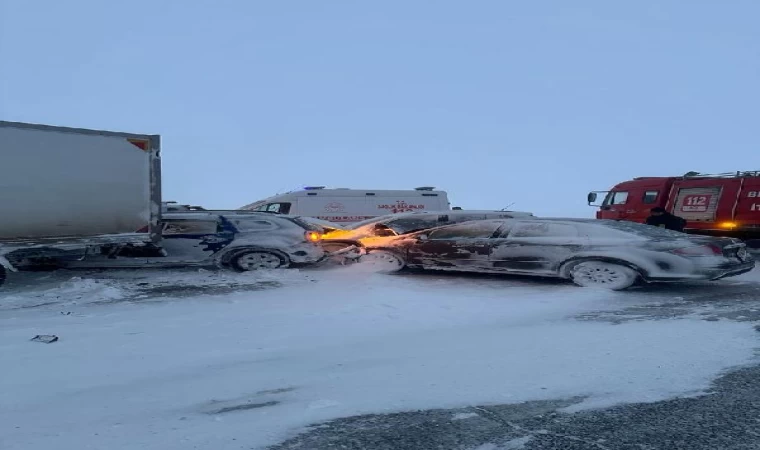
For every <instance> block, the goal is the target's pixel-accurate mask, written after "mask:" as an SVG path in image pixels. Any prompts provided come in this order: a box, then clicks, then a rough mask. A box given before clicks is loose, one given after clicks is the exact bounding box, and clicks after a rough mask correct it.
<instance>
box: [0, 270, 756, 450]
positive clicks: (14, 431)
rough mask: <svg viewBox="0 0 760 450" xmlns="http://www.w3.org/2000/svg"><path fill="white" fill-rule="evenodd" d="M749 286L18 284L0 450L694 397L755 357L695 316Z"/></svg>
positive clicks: (366, 277) (136, 280) (172, 443)
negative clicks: (403, 415) (38, 338)
mask: <svg viewBox="0 0 760 450" xmlns="http://www.w3.org/2000/svg"><path fill="white" fill-rule="evenodd" d="M14 275H16V274H14ZM74 275H77V276H76V277H74ZM72 277H73V278H72ZM759 288H760V273H759V272H758V271H757V270H756V271H755V272H752V273H750V274H747V275H744V276H742V277H737V278H734V279H730V280H726V281H723V282H718V283H704V284H702V285H700V286H698V287H696V288H695V287H683V288H679V287H662V288H651V287H650V288H643V289H639V290H632V291H630V292H620V293H609V292H597V291H591V290H587V289H582V288H577V287H575V286H572V285H569V284H565V283H562V282H556V281H538V280H531V279H513V278H501V277H477V276H469V277H466V276H458V275H447V276H439V275H413V276H401V275H384V274H378V273H372V272H369V271H366V270H365V269H363V268H362V267H347V268H340V269H335V270H329V271H328V270H314V271H301V272H299V271H279V272H272V273H268V274H232V273H226V272H221V273H217V272H206V271H161V272H158V271H156V272H146V271H118V272H103V273H85V274H76V273H65V272H59V273H53V274H25V275H22V276H20V277H16V278H15V280H14V282H13V284H10V285H9V286H7V288H6V289H4V291H2V297H1V298H2V301H0V367H2V376H1V377H0V448H3V449H6V450H11V449H14V450H15V449H19V450H20V449H24V450H38V449H40V450H41V449H45V450H49V449H53V448H55V449H102V448H108V449H110V450H121V449H135V448H139V449H161V450H168V449H187V448H199V449H239V448H245V449H249V448H262V447H265V446H267V445H272V444H276V443H278V442H282V441H283V440H285V439H288V438H291V437H293V436H294V435H296V434H297V433H300V432H302V431H304V430H305V428H304V427H306V426H309V425H314V424H318V423H320V422H322V421H325V420H330V419H335V418H341V417H348V416H355V415H359V414H368V413H388V412H396V411H412V410H417V409H432V408H462V407H467V406H472V405H500V404H512V403H518V402H524V401H535V400H552V399H567V398H582V399H583V400H582V401H580V402H579V403H578V402H576V403H573V405H572V406H570V407H569V408H568V409H567V411H578V410H583V409H588V408H596V407H605V406H609V405H614V404H621V403H631V402H655V401H659V400H663V399H666V398H673V397H683V396H694V395H698V394H700V393H702V392H703V391H704V390H705V389H707V388H709V387H710V383H711V382H712V381H713V380H714V379H715V378H716V377H718V376H720V375H722V374H724V373H725V372H726V371H727V370H728V369H732V368H736V367H738V366H743V365H750V364H753V363H756V362H757V360H756V357H755V349H756V348H757V347H758V342H759V341H758V335H757V331H755V329H754V328H753V325H754V322H753V321H752V320H741V317H738V316H737V317H736V318H735V319H736V320H728V319H724V318H721V317H725V314H723V315H722V316H720V317H719V318H718V319H715V320H704V319H705V317H706V316H709V315H710V314H713V313H715V312H716V311H719V310H720V311H723V313H725V309H726V308H729V309H730V308H731V306H730V305H728V306H727V305H725V304H723V303H720V300H721V298H720V295H721V293H722V292H725V293H729V292H731V293H734V294H736V293H740V292H749V293H750V294H748V295H750V296H756V295H757V290H758V289H759ZM695 292H701V293H705V292H707V293H712V294H711V298H713V299H714V300H704V299H703V300H704V301H701V300H700V301H692V300H689V298H690V297H689V296H690V295H692V294H693V293H695ZM742 295H743V294H742ZM716 297H717V298H716ZM690 301H691V302H692V304H689V302H690ZM757 301H758V303H760V298H757ZM685 304H686V305H685ZM755 306H758V308H757V309H752V308H754V307H755ZM742 308H750V309H752V310H753V311H760V305H755V303H754V299H753V298H751V299H749V301H748V302H745V303H743V304H742ZM653 309H657V310H661V311H668V312H669V313H668V314H666V315H664V316H663V315H661V314H660V315H658V316H657V318H656V320H653V319H652V317H648V316H647V314H649V312H651V311H652V310H653ZM623 311H628V312H630V311H640V314H639V315H631V314H630V313H628V314H622V312H623ZM670 311H680V312H679V313H672V314H671V313H670ZM748 314H749V313H748ZM623 316H625V320H618V318H620V317H623ZM716 317H718V316H716ZM742 317H744V316H742ZM38 334H55V335H57V336H59V337H60V340H59V341H58V342H55V343H52V344H43V343H38V342H31V341H29V339H30V338H32V337H33V336H35V335H38ZM462 414H463V415H459V416H456V415H454V416H452V417H451V420H453V421H461V422H466V421H467V420H469V418H470V417H472V413H471V412H465V413H462ZM493 448H496V447H493Z"/></svg>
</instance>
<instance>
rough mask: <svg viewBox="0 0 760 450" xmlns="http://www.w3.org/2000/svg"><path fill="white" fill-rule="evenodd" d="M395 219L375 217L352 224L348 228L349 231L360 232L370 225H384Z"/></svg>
mask: <svg viewBox="0 0 760 450" xmlns="http://www.w3.org/2000/svg"><path fill="white" fill-rule="evenodd" d="M392 219H393V218H392V217H390V216H378V217H373V218H371V219H366V220H362V221H361V222H356V223H352V224H351V225H348V226H346V229H347V230H358V229H359V228H361V227H363V226H366V225H370V224H373V223H382V222H387V221H389V220H392Z"/></svg>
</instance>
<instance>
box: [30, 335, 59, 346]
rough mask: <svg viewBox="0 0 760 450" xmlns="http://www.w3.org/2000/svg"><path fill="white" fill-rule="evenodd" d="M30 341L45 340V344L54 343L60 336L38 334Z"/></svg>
mask: <svg viewBox="0 0 760 450" xmlns="http://www.w3.org/2000/svg"><path fill="white" fill-rule="evenodd" d="M30 341H34V342H44V343H45V344H52V343H53V342H57V341H58V336H56V335H54V334H38V335H37V336H35V337H33V338H31V339H30Z"/></svg>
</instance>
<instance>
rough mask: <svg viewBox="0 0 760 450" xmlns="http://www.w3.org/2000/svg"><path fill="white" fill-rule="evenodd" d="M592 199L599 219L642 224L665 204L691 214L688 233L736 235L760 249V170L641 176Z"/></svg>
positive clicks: (674, 210) (681, 214) (686, 216)
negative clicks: (598, 201) (596, 207)
mask: <svg viewBox="0 0 760 450" xmlns="http://www.w3.org/2000/svg"><path fill="white" fill-rule="evenodd" d="M600 194H603V197H602V196H600ZM600 198H601V199H602V201H601V203H597V200H598V199H600ZM588 204H589V205H591V206H598V207H599V211H597V213H596V218H597V219H613V220H630V221H633V222H641V223H643V222H645V221H646V218H647V217H648V216H649V214H650V212H649V210H650V209H652V208H654V207H656V206H660V207H663V208H665V209H666V210H667V211H668V212H670V213H672V214H675V215H676V216H679V217H683V218H684V219H686V221H687V225H686V232H687V233H693V234H705V235H712V236H730V237H737V238H740V239H743V240H745V241H747V245H748V246H749V247H753V248H760V171H756V172H734V173H722V174H714V175H708V174H700V173H697V172H689V173H687V174H686V175H684V176H681V177H639V178H634V179H633V180H630V181H624V182H622V183H619V184H617V185H615V187H613V188H612V189H611V190H609V191H594V192H590V193H589V194H588Z"/></svg>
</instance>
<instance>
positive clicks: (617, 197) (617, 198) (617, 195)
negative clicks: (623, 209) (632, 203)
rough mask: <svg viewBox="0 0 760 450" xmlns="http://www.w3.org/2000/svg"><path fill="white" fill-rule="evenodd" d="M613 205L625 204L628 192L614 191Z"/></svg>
mask: <svg viewBox="0 0 760 450" xmlns="http://www.w3.org/2000/svg"><path fill="white" fill-rule="evenodd" d="M611 200H612V201H610V204H611V205H624V204H625V202H627V201H628V192H613V193H612V199H611Z"/></svg>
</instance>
